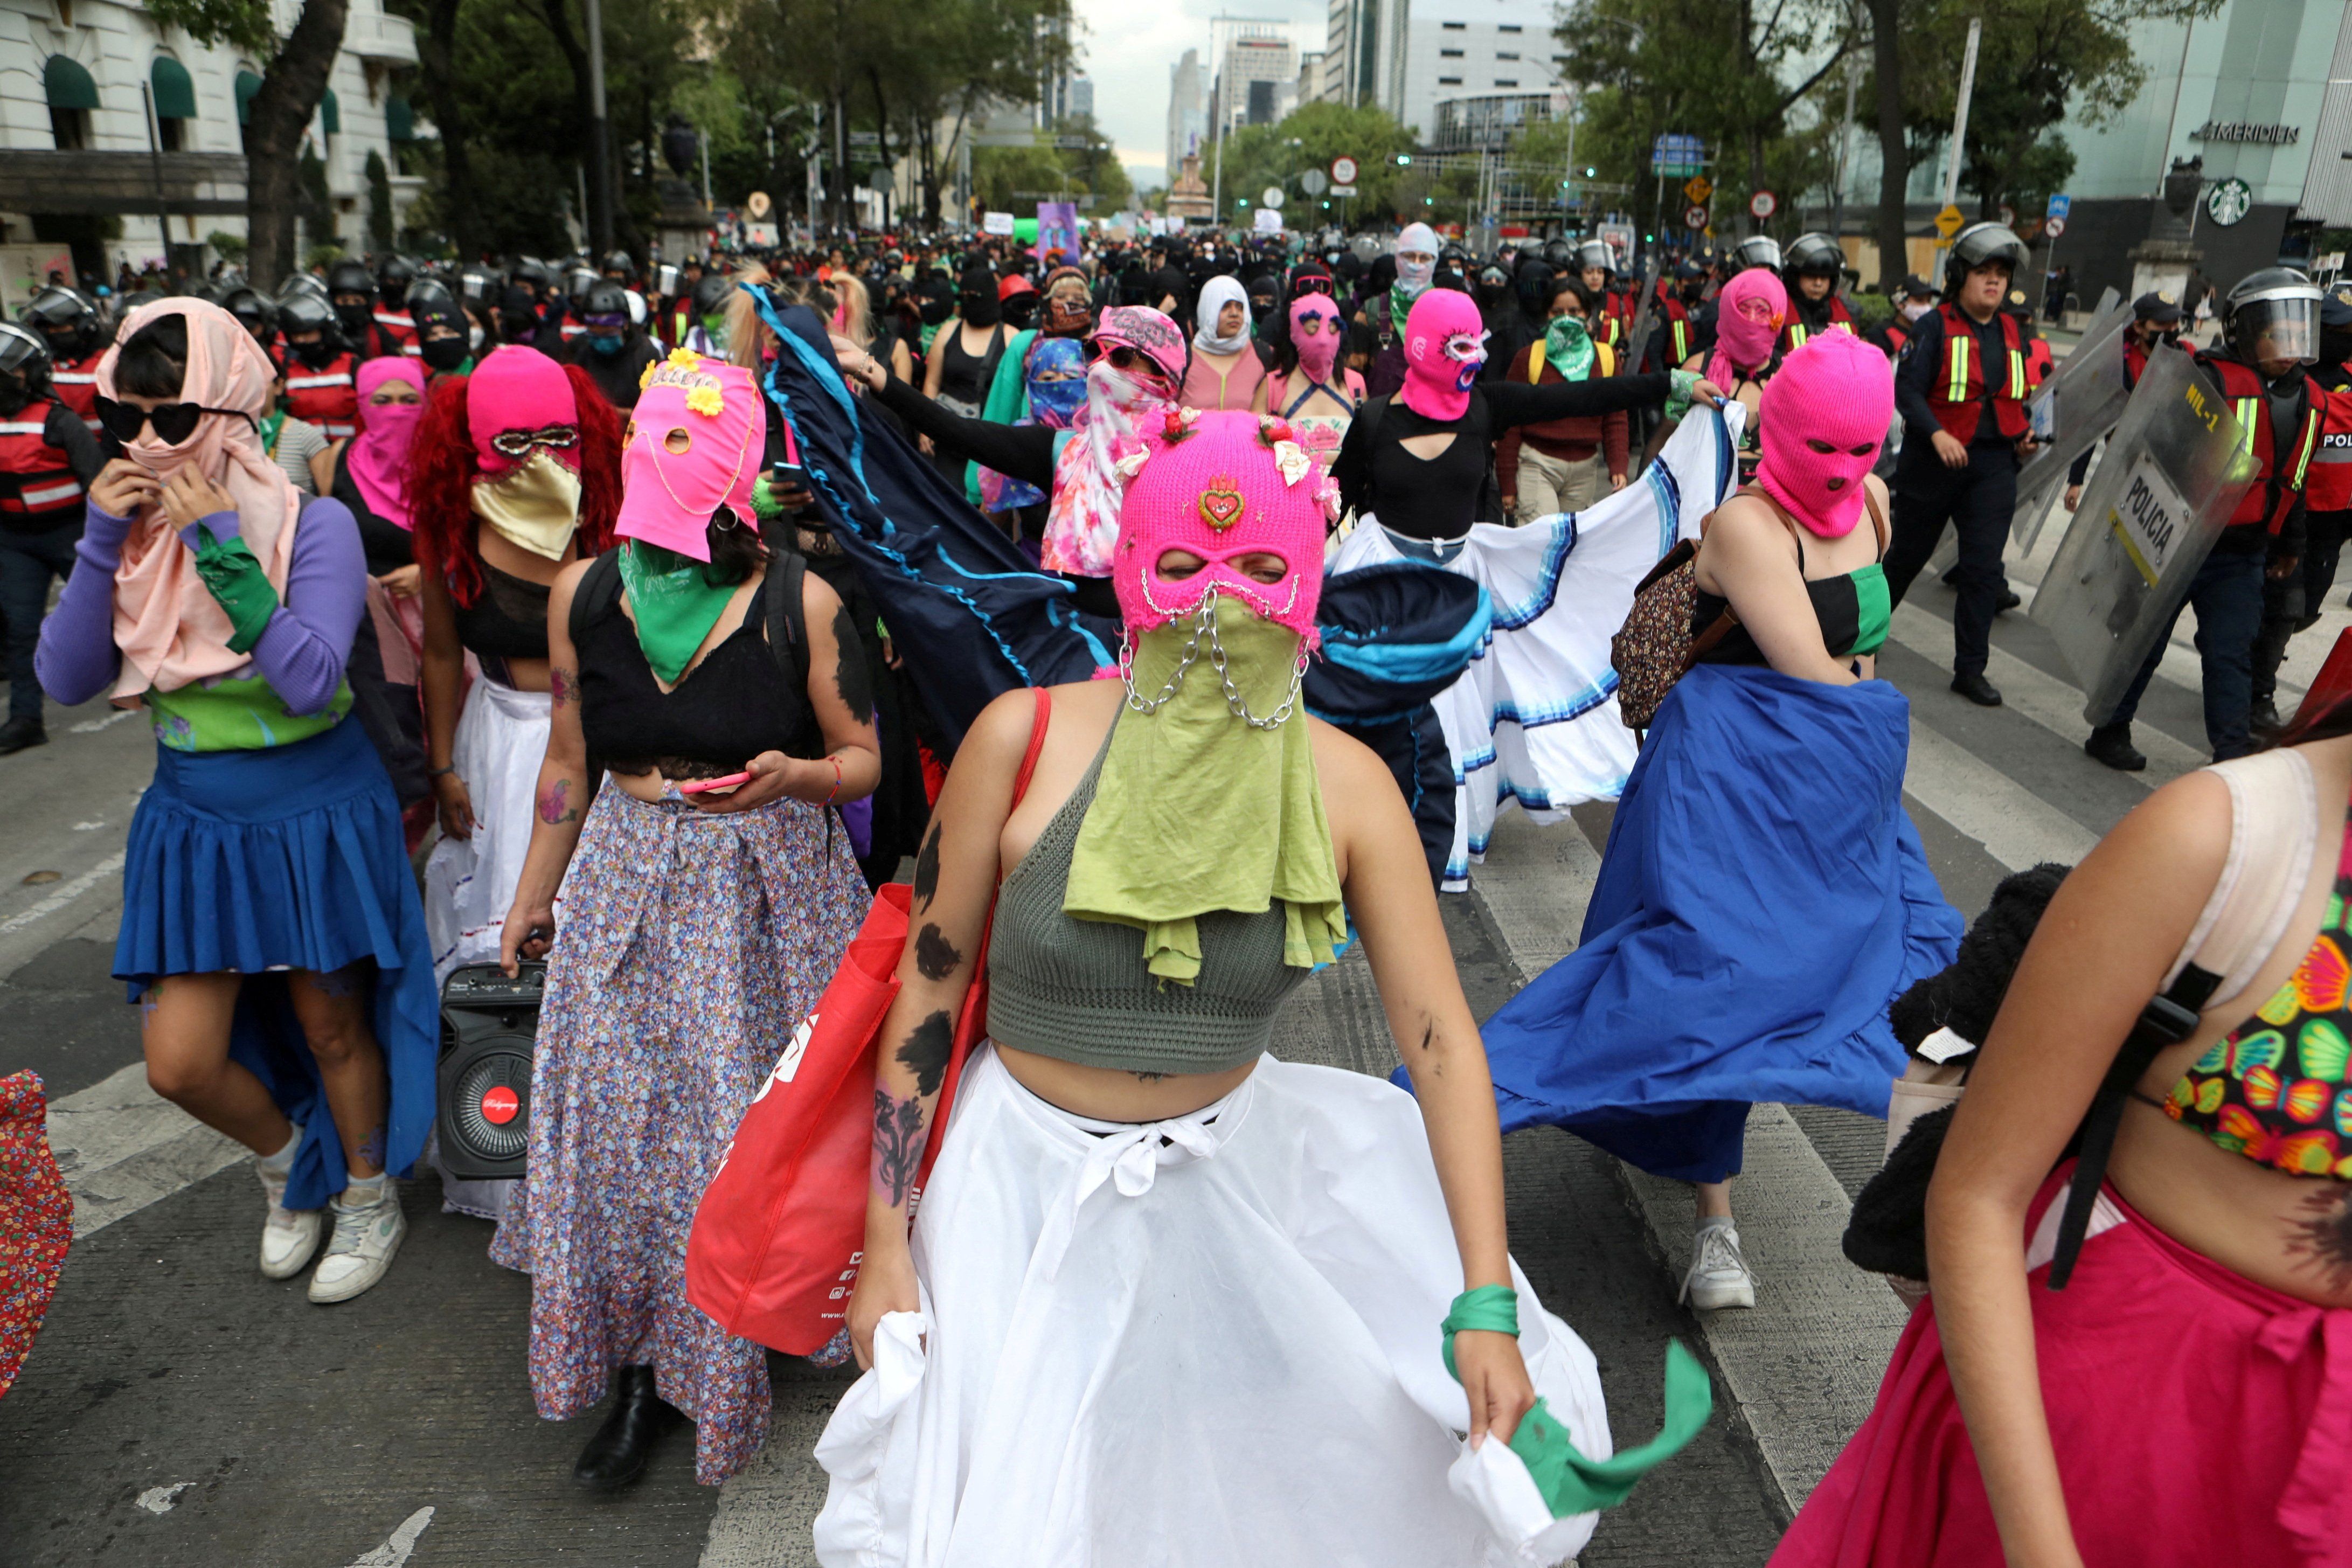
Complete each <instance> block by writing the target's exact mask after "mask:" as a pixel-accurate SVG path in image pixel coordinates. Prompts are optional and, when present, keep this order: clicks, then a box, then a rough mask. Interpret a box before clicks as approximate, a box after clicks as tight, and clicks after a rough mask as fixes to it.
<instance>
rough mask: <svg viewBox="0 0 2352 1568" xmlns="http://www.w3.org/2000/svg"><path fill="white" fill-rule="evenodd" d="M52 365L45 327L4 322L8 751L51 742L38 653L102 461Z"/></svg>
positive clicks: (0, 420) (0, 607) (0, 383)
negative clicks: (54, 582)
mask: <svg viewBox="0 0 2352 1568" xmlns="http://www.w3.org/2000/svg"><path fill="white" fill-rule="evenodd" d="M53 363H54V362H53V361H52V360H51V358H50V356H49V346H48V344H47V342H44V341H43V340H42V338H41V336H40V335H39V334H38V333H37V332H33V331H27V330H26V329H25V328H23V327H19V326H15V325H10V324H6V323H0V617H5V621H6V637H7V648H8V721H7V722H6V723H5V724H0V756H6V755H8V754H9V753H10V752H21V751H23V750H24V749H25V748H26V747H27V746H38V745H42V744H45V743H46V742H47V741H48V738H49V736H48V731H47V728H46V727H45V726H44V724H43V722H42V718H41V685H40V682H39V681H38V680H37V679H35V677H34V674H33V654H34V651H35V650H36V649H37V647H39V644H40V637H41V618H42V616H45V615H46V614H47V611H48V604H49V579H50V578H52V577H57V578H63V577H65V576H66V575H67V574H68V573H70V572H71V571H72V570H73V563H74V545H75V543H76V542H78V541H79V539H80V538H81V525H82V518H83V516H84V515H85V511H86V508H85V507H84V505H83V500H84V497H85V495H86V494H87V492H88V490H89V482H90V481H91V480H92V479H96V478H97V477H98V471H99V469H100V468H101V467H103V466H104V465H103V462H102V461H101V459H100V454H99V449H98V442H97V440H96V438H95V437H92V436H91V435H90V433H89V426H85V425H84V424H83V423H82V421H81V416H80V415H79V414H76V413H75V412H74V411H73V410H72V409H70V408H68V407H67V406H66V405H64V404H63V403H60V402H58V400H57V399H56V398H55V397H54V396H53V395H51V388H50V385H49V374H50V370H51V367H52V365H53Z"/></svg>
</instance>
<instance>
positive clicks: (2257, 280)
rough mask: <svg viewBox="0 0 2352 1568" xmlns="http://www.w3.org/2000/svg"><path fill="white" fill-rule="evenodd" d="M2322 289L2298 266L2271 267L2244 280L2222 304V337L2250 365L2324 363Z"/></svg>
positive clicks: (2253, 273) (2248, 275) (2239, 281)
mask: <svg viewBox="0 0 2352 1568" xmlns="http://www.w3.org/2000/svg"><path fill="white" fill-rule="evenodd" d="M2319 301H2320V293H2319V290H2318V289H2316V288H2315V287H2314V286H2313V284H2312V281H2311V279H2308V278H2306V277H2305V276H2304V275H2303V274H2302V273H2300V272H2298V271H2296V270H2295V269H2294V268H2292V267H2265V268H2262V269H2261V270H2260V271H2258V272H2249V273H2247V274H2246V275H2245V276H2244V277H2243V278H2241V279H2238V283H2237V287H2235V288H2233V289H2231V290H2230V292H2229V294H2228V296H2227V297H2226V298H2224V299H2223V300H2222V301H2221V336H2222V338H2223V339H2224V340H2225V341H2226V342H2228V343H2229V345H2230V352H2231V353H2233V354H2235V355H2237V356H2238V358H2239V359H2241V360H2242V361H2244V362H2245V363H2248V364H2260V363H2262V362H2263V361H2264V360H2275V359H2289V360H2295V361H2297V362H2299V363H2304V364H2310V363H2314V362H2315V361H2316V360H2317V359H2318V358H2319Z"/></svg>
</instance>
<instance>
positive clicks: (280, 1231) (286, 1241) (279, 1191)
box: [254, 1161, 327, 1279]
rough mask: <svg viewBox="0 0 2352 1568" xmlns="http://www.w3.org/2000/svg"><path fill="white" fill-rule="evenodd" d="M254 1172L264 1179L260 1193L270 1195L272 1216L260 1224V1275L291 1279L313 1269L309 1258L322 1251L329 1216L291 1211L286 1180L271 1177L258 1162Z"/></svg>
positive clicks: (284, 1178)
mask: <svg viewBox="0 0 2352 1568" xmlns="http://www.w3.org/2000/svg"><path fill="white" fill-rule="evenodd" d="M254 1173H256V1174H257V1175H258V1176H259V1177H260V1178H261V1190H262V1191H263V1192H265V1193H268V1194H269V1217H268V1219H266V1220H264V1221H263V1222H262V1224H261V1276H262V1278H263V1279H293V1278H294V1276H296V1275H297V1274H299V1273H301V1272H302V1270H303V1269H305V1268H309V1267H310V1255H311V1254H312V1253H314V1252H316V1251H318V1250H319V1235H320V1232H321V1231H323V1230H325V1229H326V1228H327V1216H326V1215H325V1213H324V1212H323V1211H321V1210H319V1209H289V1208H288V1207H287V1206H286V1181H287V1178H286V1177H285V1176H280V1175H274V1174H272V1173H270V1171H269V1169H268V1167H267V1166H265V1165H263V1164H262V1163H260V1162H258V1161H256V1162H255V1163H254Z"/></svg>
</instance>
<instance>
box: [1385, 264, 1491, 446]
mask: <svg viewBox="0 0 2352 1568" xmlns="http://www.w3.org/2000/svg"><path fill="white" fill-rule="evenodd" d="M1485 363H1486V323H1485V322H1484V321H1480V320H1479V319H1478V303H1477V301H1476V300H1473V299H1471V298H1470V296H1469V295H1467V294H1465V293H1463V292H1462V291H1461V290H1460V289H1431V290H1429V292H1427V293H1426V294H1423V296H1422V297H1421V298H1420V299H1418V300H1414V301H1413V302H1412V314H1411V315H1409V316H1407V317H1406V318H1405V319H1404V386H1403V389H1402V390H1401V391H1400V392H1399V393H1398V394H1397V396H1398V398H1399V399H1400V400H1401V401H1402V403H1403V404H1404V405H1405V406H1406V407H1407V408H1410V409H1412V411H1413V412H1414V413H1416V414H1420V415H1423V416H1427V417H1428V418H1431V419H1459V418H1461V417H1462V416H1463V414H1464V413H1465V412H1466V411H1467V410H1468V408H1469V406H1470V387H1471V384H1472V383H1474V382H1475V381H1476V380H1477V379H1478V367H1479V366H1480V365H1482V364H1485Z"/></svg>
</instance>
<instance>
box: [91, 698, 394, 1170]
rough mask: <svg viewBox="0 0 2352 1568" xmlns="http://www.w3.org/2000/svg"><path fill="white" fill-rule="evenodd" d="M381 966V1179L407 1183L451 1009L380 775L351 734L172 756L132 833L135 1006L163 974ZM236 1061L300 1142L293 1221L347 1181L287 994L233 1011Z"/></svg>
mask: <svg viewBox="0 0 2352 1568" xmlns="http://www.w3.org/2000/svg"><path fill="white" fill-rule="evenodd" d="M362 960H367V961H370V962H371V963H372V964H373V976H372V979H371V982H370V983H371V984H373V989H374V997H373V1021H374V1026H375V1037H376V1043H377V1044H378V1045H379V1046H380V1047H382V1048H383V1058H384V1065H385V1068H386V1069H387V1070H388V1072H389V1073H390V1076H391V1080H392V1086H391V1087H392V1092H391V1103H390V1108H389V1111H388V1114H387V1117H386V1122H385V1126H384V1130H383V1135H384V1168H385V1169H386V1170H389V1171H391V1172H393V1173H395V1174H399V1175H406V1174H407V1173H408V1171H409V1168H410V1167H411V1166H412V1165H414V1164H415V1162H416V1157H417V1155H418V1154H419V1153H420V1152H422V1151H423V1149H424V1147H425V1134H426V1133H427V1132H428V1131H431V1129H432V1126H433V1103H434V1081H433V1079H434V1065H435V1060H436V1053H437V1050H438V1046H439V1038H440V1022H439V1013H440V1008H439V1004H438V999H437V996H436V992H435V990H434V985H433V962H432V954H431V951H430V948H429V946H428V944H427V942H426V941H425V910H424V906H423V905H422V904H421V903H420V902H419V901H418V899H417V894H416V878H415V873H414V872H413V871H412V870H411V869H410V868H409V863H408V853H407V849H406V847H405V845H404V841H403V839H402V836H401V828H400V809H399V807H398V806H397V805H394V802H393V796H392V782H391V780H390V779H389V778H387V777H386V776H385V774H384V771H383V763H382V762H381V761H380V760H379V759H378V758H377V756H376V753H375V751H374V749H373V747H371V746H370V745H369V744H368V739H367V736H366V734H365V733H364V732H363V731H362V730H361V728H360V726H359V725H357V724H356V723H350V722H345V723H341V724H338V725H336V726H335V727H334V728H333V729H331V730H329V731H325V732H324V733H322V734H319V735H314V736H312V737H311V738H310V739H309V740H307V741H298V742H295V743H293V744H292V745H289V746H273V747H270V748H268V749H267V750H264V751H257V752H175V751H173V750H171V749H169V748H168V747H162V746H159V747H157V748H156V755H155V778H154V782H153V783H152V784H150V785H149V786H148V788H147V793H146V794H145V795H142V796H141V797H140V801H139V809H138V811H137V812H136V813H135V814H134V815H133V816H131V842H130V845H129V847H128V848H127V849H126V851H125V854H124V860H123V868H122V931H121V935H120V936H119V937H118V938H117V939H116V941H115V944H114V974H115V978H117V979H118V980H123V981H127V982H129V983H130V985H131V995H132V997H133V998H134V999H136V998H137V996H138V995H139V994H141V993H142V991H144V990H145V989H146V987H147V986H148V985H149V984H152V982H154V981H155V980H157V979H158V978H160V977H162V976H163V975H166V974H205V973H218V972H220V971H224V970H228V971H234V972H236V973H240V974H254V975H260V974H265V973H268V972H270V971H282V970H289V969H303V970H310V971H313V972H316V973H332V972H333V971H336V970H340V969H343V968H345V967H347V966H349V965H351V964H353V963H359V962H361V961H362ZM229 1054H230V1056H231V1057H232V1058H234V1059H235V1060H236V1061H237V1062H238V1063H240V1064H242V1065H243V1066H245V1067H246V1068H249V1069H251V1071H252V1072H253V1074H254V1076H256V1077H257V1078H258V1079H261V1081H262V1084H263V1085H264V1086H265V1087H266V1088H267V1089H268V1090H269V1094H270V1098H271V1099H273V1100H276V1101H277V1102H278V1107H279V1109H281V1110H284V1111H285V1112H286V1114H287V1115H288V1117H289V1118H291V1119H292V1120H293V1121H296V1122H299V1124H300V1125H301V1128H302V1146H301V1149H300V1150H299V1152H298V1153H297V1154H296V1156H295V1160H294V1172H293V1175H292V1177H291V1178H290V1179H289V1182H288V1184H287V1189H286V1205H287V1206H288V1207H289V1208H297V1209H307V1208H317V1207H319V1206H320V1205H322V1204H324V1203H325V1202H326V1201H327V1200H328V1199H329V1198H331V1197H332V1196H333V1195H334V1194H337V1193H339V1192H341V1190H342V1188H343V1184H344V1182H345V1181H346V1180H347V1179H348V1172H347V1170H346V1168H345V1166H344V1163H343V1148H342V1143H341V1140H340V1139H339V1138H338V1137H337V1136H336V1134H335V1124H334V1119H333V1118H332V1117H331V1115H329V1113H328V1110H327V1105H326V1100H325V1095H324V1091H323V1087H322V1085H321V1083H320V1078H319V1067H318V1063H317V1061H316V1060H314V1059H313V1058H312V1057H311V1055H310V1047H309V1045H308V1043H307V1042H306V1041H305V1039H304V1037H303V1035H302V1030H301V1028H300V1026H299V1024H298V1023H297V1022H296V1020H295V1017H294V1011H293V1006H292V1004H291V1003H290V1002H289V1000H288V998H287V994H286V990H285V986H284V985H283V984H282V983H278V982H275V981H269V982H265V983H261V984H247V985H246V986H245V987H244V989H243V994H241V995H240V996H239V997H238V999H237V1005H236V1021H235V1023H234V1024H233V1025H232V1027H231V1033H230V1046H229Z"/></svg>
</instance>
